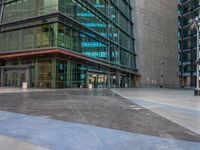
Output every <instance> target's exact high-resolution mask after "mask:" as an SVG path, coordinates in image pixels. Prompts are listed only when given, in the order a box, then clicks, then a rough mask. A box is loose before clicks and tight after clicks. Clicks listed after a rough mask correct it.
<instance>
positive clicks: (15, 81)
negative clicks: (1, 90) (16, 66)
mask: <svg viewBox="0 0 200 150" xmlns="http://www.w3.org/2000/svg"><path fill="white" fill-rule="evenodd" d="M25 81H26V75H25V70H22V71H17V70H9V71H5V72H4V86H5V87H22V84H23V82H25Z"/></svg>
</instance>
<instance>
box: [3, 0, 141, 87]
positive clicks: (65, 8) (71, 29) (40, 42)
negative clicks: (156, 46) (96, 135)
mask: <svg viewBox="0 0 200 150" xmlns="http://www.w3.org/2000/svg"><path fill="white" fill-rule="evenodd" d="M2 2H3V3H2V4H0V6H1V7H0V8H1V10H2V11H0V12H1V16H2V17H1V29H2V30H1V31H0V54H2V55H3V54H8V53H9V54H10V53H20V52H32V51H40V50H45V49H61V50H63V51H69V52H72V53H75V54H78V55H82V56H84V57H86V58H88V59H94V60H95V61H98V62H101V63H102V66H101V65H100V66H99V65H97V64H96V65H94V64H93V65H94V69H92V70H93V71H92V72H93V74H92V73H90V71H89V70H90V69H89V68H90V67H89V66H90V64H85V61H84V60H82V61H83V62H79V60H78V61H77V60H75V61H74V62H75V63H74V64H70V66H71V69H69V68H70V67H69V62H71V61H69V60H67V58H66V59H64V61H58V59H55V60H56V61H55V62H54V64H52V59H53V58H52V59H49V61H50V62H51V63H50V62H44V63H40V62H39V58H35V59H36V60H38V62H37V63H38V64H37V66H35V64H33V65H34V68H37V69H38V70H37V72H36V71H32V72H33V74H37V76H38V77H37V78H36V77H35V78H34V79H32V81H34V80H35V81H34V82H35V83H34V84H32V86H36V87H58V88H59V87H73V86H74V85H76V86H75V87H79V86H82V87H87V84H90V82H91V83H92V84H93V85H94V86H95V87H98V86H99V85H101V87H106V86H109V85H110V84H111V83H112V82H113V81H111V79H110V76H111V75H112V74H113V75H114V76H115V75H116V76H117V78H118V86H120V84H121V83H122V81H121V80H122V78H124V76H126V77H127V78H133V76H134V74H136V72H137V69H136V63H135V57H136V55H135V51H134V37H133V22H132V16H131V11H132V7H131V6H130V1H127V0H109V1H107V0H85V1H82V0H35V1H33V0H17V1H16V0H4V1H2ZM31 59H33V58H31ZM45 59H46V58H45ZM36 60H35V61H36ZM10 61H11V62H12V60H10ZM59 62H60V64H59ZM57 63H58V64H57ZM6 65H7V64H6ZM18 65H20V63H19V64H18ZM108 65H109V66H110V67H107V68H106V72H104V73H102V72H101V70H102V68H104V67H105V66H108ZM91 66H92V65H91ZM57 67H58V68H57ZM39 68H42V70H40V69H39ZM52 68H54V69H55V70H56V71H55V73H56V75H57V74H60V75H61V76H60V77H57V76H56V75H50V74H51V73H50V72H49V71H52ZM83 68H84V69H83ZM86 68H87V69H86ZM112 68H113V69H112ZM33 70H34V69H33ZM69 70H71V71H69ZM95 70H96V72H95ZM103 70H104V69H103ZM111 70H112V71H111ZM69 72H71V73H72V74H71V75H70V74H69ZM73 72H74V73H73ZM83 72H84V73H83ZM119 74H120V76H121V77H119ZM70 76H71V77H70ZM95 76H96V79H95ZM53 77H54V79H53V81H55V83H54V82H53V81H51V80H52V78H53ZM68 79H69V82H70V83H67V81H68ZM112 80H113V79H112ZM124 80H125V79H124ZM124 80H123V82H124ZM130 80H131V79H130ZM130 80H128V79H127V81H126V82H128V81H130ZM36 82H37V83H36ZM72 82H73V83H72ZM78 82H79V83H78ZM102 82H103V83H102ZM119 82H120V83H119ZM73 84H74V85H73ZM125 84H128V85H131V84H130V83H125V82H124V85H125Z"/></svg>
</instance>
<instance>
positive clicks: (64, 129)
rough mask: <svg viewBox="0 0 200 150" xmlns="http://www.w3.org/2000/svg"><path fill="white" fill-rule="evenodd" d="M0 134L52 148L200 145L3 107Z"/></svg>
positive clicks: (152, 149)
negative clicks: (12, 110) (45, 116)
mask: <svg viewBox="0 0 200 150" xmlns="http://www.w3.org/2000/svg"><path fill="white" fill-rule="evenodd" d="M0 135H4V136H9V137H12V138H15V139H18V140H20V141H24V143H27V142H28V143H33V144H34V145H37V146H41V147H45V148H48V149H52V150H199V147H200V143H197V142H187V141H181V140H174V139H166V138H159V137H154V136H148V135H142V134H135V133H131V132H124V131H118V130H113V129H106V128H102V127H97V126H91V125H85V124H78V123H70V122H66V121H59V120H52V119H46V118H41V117H33V116H29V115H22V114H17V113H10V112H4V111H0ZM0 141H1V138H0ZM4 141H5V140H4ZM5 142H6V143H7V142H9V141H5ZM0 144H1V142H0ZM7 145H8V144H7ZM11 145H12V143H11ZM0 146H1V145H0ZM3 146H5V145H3ZM13 146H14V145H13ZM0 148H2V147H0ZM29 148H31V147H30V146H27V145H22V147H21V149H20V150H30V149H29ZM6 150H7V149H6ZM8 150H10V149H8ZM11 150H12V149H11ZM15 150H16V149H15ZM34 150H39V149H34ZM41 150H43V149H41Z"/></svg>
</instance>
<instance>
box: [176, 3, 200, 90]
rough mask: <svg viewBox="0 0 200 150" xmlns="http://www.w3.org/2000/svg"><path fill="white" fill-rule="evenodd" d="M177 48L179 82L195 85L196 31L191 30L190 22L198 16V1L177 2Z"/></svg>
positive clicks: (199, 8)
mask: <svg viewBox="0 0 200 150" xmlns="http://www.w3.org/2000/svg"><path fill="white" fill-rule="evenodd" d="M178 14H179V16H178V26H179V31H178V38H179V40H178V47H179V50H180V57H179V59H180V67H179V72H180V81H181V85H182V86H195V84H196V82H195V81H196V63H195V62H196V51H197V49H196V31H195V30H191V28H190V20H191V19H194V18H196V17H199V16H200V1H199V0H179V1H178Z"/></svg>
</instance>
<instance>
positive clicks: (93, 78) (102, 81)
mask: <svg viewBox="0 0 200 150" xmlns="http://www.w3.org/2000/svg"><path fill="white" fill-rule="evenodd" d="M107 80H108V76H107V75H104V74H95V73H89V84H92V87H93V88H106V87H107Z"/></svg>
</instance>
